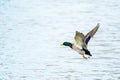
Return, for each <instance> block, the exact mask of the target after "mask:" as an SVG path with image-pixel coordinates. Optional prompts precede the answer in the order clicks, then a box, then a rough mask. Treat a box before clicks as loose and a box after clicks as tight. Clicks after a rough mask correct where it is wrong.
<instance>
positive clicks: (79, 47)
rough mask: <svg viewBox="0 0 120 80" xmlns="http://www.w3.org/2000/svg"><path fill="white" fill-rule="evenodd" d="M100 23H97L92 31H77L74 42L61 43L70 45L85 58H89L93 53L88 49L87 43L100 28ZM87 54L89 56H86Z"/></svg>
mask: <svg viewBox="0 0 120 80" xmlns="http://www.w3.org/2000/svg"><path fill="white" fill-rule="evenodd" d="M99 26H100V25H99V24H97V25H96V26H95V27H94V28H93V29H92V30H91V31H90V32H88V33H87V34H86V35H84V34H83V33H81V32H78V31H76V33H75V37H74V39H75V41H74V43H71V42H67V41H66V42H63V44H61V45H62V46H69V47H70V48H72V49H73V50H75V51H77V52H78V53H79V54H81V55H82V57H83V59H88V58H89V57H90V56H92V54H91V53H90V51H89V50H88V49H87V44H88V42H89V41H90V39H91V38H92V37H93V36H94V34H95V33H96V31H97V30H98V28H99ZM85 55H88V56H89V57H86V56H85Z"/></svg>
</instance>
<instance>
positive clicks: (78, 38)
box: [74, 31, 86, 47]
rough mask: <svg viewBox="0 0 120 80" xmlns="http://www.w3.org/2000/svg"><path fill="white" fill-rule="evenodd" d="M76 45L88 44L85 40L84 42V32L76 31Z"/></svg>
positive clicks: (83, 45)
mask: <svg viewBox="0 0 120 80" xmlns="http://www.w3.org/2000/svg"><path fill="white" fill-rule="evenodd" d="M74 38H75V43H74V44H75V45H76V46H81V47H85V46H86V44H85V42H84V40H85V37H84V34H83V33H80V32H78V31H76V34H75V37H74Z"/></svg>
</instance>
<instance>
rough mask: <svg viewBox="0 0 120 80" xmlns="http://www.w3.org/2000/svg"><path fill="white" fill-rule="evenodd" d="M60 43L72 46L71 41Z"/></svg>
mask: <svg viewBox="0 0 120 80" xmlns="http://www.w3.org/2000/svg"><path fill="white" fill-rule="evenodd" d="M61 45H62V46H69V47H72V43H70V42H63V44H61Z"/></svg>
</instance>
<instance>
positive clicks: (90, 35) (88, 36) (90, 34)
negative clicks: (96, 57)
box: [85, 24, 100, 44]
mask: <svg viewBox="0 0 120 80" xmlns="http://www.w3.org/2000/svg"><path fill="white" fill-rule="evenodd" d="M99 26H100V25H99V24H97V25H96V27H95V28H93V29H92V30H91V31H90V32H88V33H87V34H86V35H85V43H86V44H88V42H89V40H90V39H91V37H93V36H94V34H95V33H96V32H97V30H98V28H99Z"/></svg>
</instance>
